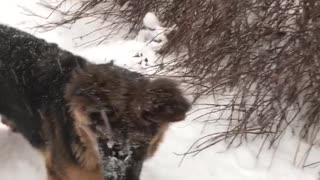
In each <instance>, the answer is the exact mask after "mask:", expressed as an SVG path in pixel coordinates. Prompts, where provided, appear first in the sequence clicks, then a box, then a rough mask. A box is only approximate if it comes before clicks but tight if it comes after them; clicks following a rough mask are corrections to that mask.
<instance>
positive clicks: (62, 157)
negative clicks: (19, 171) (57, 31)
mask: <svg viewBox="0 0 320 180" xmlns="http://www.w3.org/2000/svg"><path fill="white" fill-rule="evenodd" d="M189 108H190V104H189V102H188V101H187V100H186V99H185V98H184V97H183V94H182V92H181V91H180V90H179V88H178V85H177V84H176V83H175V82H174V81H172V80H169V79H163V78H159V79H153V80H151V79H149V78H147V77H144V76H143V75H141V74H139V73H136V72H132V71H129V70H127V69H124V68H121V67H118V66H115V65H113V64H111V63H108V64H101V65H96V64H91V63H89V62H88V61H87V60H85V59H84V58H82V57H79V56H76V55H73V54H72V53H70V52H68V51H65V50H62V49H61V48H59V47H58V46H57V45H56V44H53V43H47V42H46V41H44V40H42V39H38V38H36V37H34V36H32V35H30V34H28V33H25V32H22V31H20V30H17V29H15V28H12V27H8V26H5V25H0V114H1V115H2V116H3V122H4V123H5V124H7V125H8V126H9V127H10V128H11V129H12V130H14V131H17V132H19V133H21V134H22V135H23V136H24V137H25V138H26V139H27V140H28V141H29V142H30V143H31V144H32V146H33V147H34V148H36V149H37V150H39V151H40V152H41V154H43V156H44V157H45V160H46V166H47V172H48V179H49V180H102V179H108V180H138V179H139V176H140V171H141V167H142V164H143V161H144V160H145V159H146V158H148V157H151V156H152V155H153V154H154V152H155V151H156V150H157V147H158V145H159V144H160V142H161V140H162V136H163V134H164V132H165V131H166V129H167V127H168V125H169V124H170V123H171V122H177V121H181V120H183V119H184V118H185V115H186V112H187V111H188V110H189Z"/></svg>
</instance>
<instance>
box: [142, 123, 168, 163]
mask: <svg viewBox="0 0 320 180" xmlns="http://www.w3.org/2000/svg"><path fill="white" fill-rule="evenodd" d="M168 128H169V123H163V124H162V125H161V126H160V129H159V132H158V133H157V134H156V135H155V137H154V138H153V139H152V140H151V142H150V145H149V148H148V151H147V157H146V158H147V159H148V158H151V157H152V156H154V154H155V153H156V151H157V150H158V148H159V146H160V144H161V143H162V140H163V136H164V134H165V132H166V131H167V130H168Z"/></svg>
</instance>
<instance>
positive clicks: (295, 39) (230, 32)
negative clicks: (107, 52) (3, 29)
mask: <svg viewBox="0 0 320 180" xmlns="http://www.w3.org/2000/svg"><path fill="white" fill-rule="evenodd" d="M61 3H66V0H62V1H61ZM61 3H60V4H59V5H57V6H56V5H54V6H53V5H50V3H49V4H48V3H44V4H42V5H43V6H46V7H47V8H50V9H52V10H53V11H59V12H60V13H61V14H62V15H63V19H61V20H60V21H58V22H53V23H49V24H45V25H42V27H43V28H47V29H48V28H49V29H50V28H53V27H57V26H63V25H70V24H72V23H74V22H76V21H78V20H80V19H83V18H88V17H91V18H95V19H96V20H99V21H102V22H105V23H107V24H108V27H106V26H103V25H102V26H101V28H111V29H113V30H114V29H117V30H118V29H119V28H124V27H129V28H128V29H127V30H128V31H127V32H128V34H135V33H136V32H137V30H139V29H140V28H141V26H142V24H141V22H142V19H143V17H144V15H145V14H146V13H147V12H150V11H152V12H155V13H156V14H157V15H158V16H159V18H160V19H161V21H162V22H163V25H164V26H167V27H168V26H175V30H174V31H172V32H171V33H170V34H169V35H168V42H167V43H166V45H165V47H164V48H163V49H162V50H161V53H162V55H163V56H167V55H171V54H173V53H175V54H176V55H177V57H176V58H175V59H173V60H172V61H169V62H168V61H167V62H164V64H163V65H164V66H165V67H166V68H165V70H169V71H170V70H176V69H180V70H181V69H183V71H181V72H182V73H183V74H182V76H184V77H188V78H187V79H188V82H189V83H190V84H192V85H193V86H195V87H196V88H195V89H196V92H195V93H196V94H198V95H209V94H214V95H216V94H223V93H225V92H228V91H229V92H232V93H233V96H232V98H231V99H230V100H229V103H227V104H225V105H223V108H221V106H219V110H220V111H221V110H228V111H230V112H231V113H230V115H229V116H228V117H227V120H229V122H230V124H229V128H228V129H227V131H226V132H223V133H218V134H212V135H211V136H210V137H209V138H207V139H206V140H205V143H201V145H198V147H197V150H202V149H205V148H207V147H209V146H210V145H213V144H216V143H217V142H218V141H221V140H224V139H226V138H227V139H229V140H231V141H230V142H233V141H234V139H235V138H240V139H242V138H244V139H246V138H247V135H249V134H254V135H265V137H266V138H268V139H271V145H272V144H273V143H274V142H275V141H276V140H277V139H279V138H280V137H281V135H282V133H283V132H284V130H285V129H286V128H287V127H290V126H291V125H292V123H293V122H295V121H296V120H298V121H299V123H301V124H302V128H301V131H300V132H299V133H300V135H301V136H302V137H308V139H309V140H311V143H312V140H313V139H314V138H315V137H316V135H317V133H318V132H319V128H320V121H319V117H320V60H319V57H320V3H319V1H316V0H298V1H296V0H279V1H270V0H247V1H242V0H202V1H194V0H174V1H172V0H78V1H77V2H76V5H75V6H72V8H70V9H68V10H66V11H62V10H61V8H60V7H61ZM104 37H105V38H107V37H108V34H105V36H104ZM102 40H103V39H102ZM215 108H216V106H215V105H214V104H212V109H215ZM218 120H219V119H218ZM209 121H210V120H209ZM212 121H215V120H212ZM197 152H198V151H197Z"/></svg>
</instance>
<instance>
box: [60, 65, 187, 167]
mask: <svg viewBox="0 0 320 180" xmlns="http://www.w3.org/2000/svg"><path fill="white" fill-rule="evenodd" d="M65 99H66V100H67V102H68V105H69V109H70V112H71V114H72V116H73V118H74V124H75V125H74V126H75V129H76V131H77V134H81V133H82V134H84V136H85V137H84V138H86V139H89V140H88V141H87V142H90V143H89V144H91V147H92V146H94V147H92V149H99V148H100V149H101V147H106V146H105V145H106V144H108V143H109V142H110V141H113V142H114V143H115V144H116V145H118V146H120V149H119V151H122V150H123V149H125V148H127V147H128V146H131V145H132V144H135V145H138V146H141V147H143V148H138V149H142V150H141V153H142V155H139V157H140V161H141V163H142V162H143V160H144V158H145V156H146V153H147V148H148V146H149V144H150V143H151V141H152V139H153V138H154V137H155V136H156V134H157V133H158V131H159V129H160V127H161V126H162V124H168V123H169V122H176V121H181V120H183V119H184V118H185V114H186V112H187V111H188V110H189V108H190V104H189V103H188V101H187V100H186V99H185V98H184V97H183V95H182V93H181V91H180V90H179V89H178V86H177V84H176V83H175V82H173V81H171V80H168V79H156V80H150V79H149V78H146V77H144V76H143V75H141V74H139V73H135V72H132V71H129V70H127V69H124V68H121V67H117V66H114V65H112V64H104V65H88V66H86V67H84V68H82V69H79V70H77V71H75V72H74V75H73V77H72V78H71V80H70V82H69V84H68V86H67V88H66V91H65ZM161 133H163V132H161ZM82 138H83V137H82ZM101 143H102V144H101ZM98 146H99V148H97V147H98ZM85 147H90V145H89V146H88V145H86V146H85ZM78 149H79V148H78ZM87 149H88V148H87ZM111 149H112V147H111V148H110V150H111ZM112 151H113V150H112ZM139 151H140V150H139ZM90 152H93V151H90ZM94 152H95V153H96V154H97V155H96V156H99V152H97V151H94ZM141 153H140V152H139V154H141ZM76 154H81V152H80V153H79V152H76ZM82 154H86V152H82ZM87 154H88V153H87ZM107 154H108V153H107ZM89 156H90V154H88V158H89ZM128 156H129V154H128ZM101 158H104V157H101ZM84 161H85V160H84ZM84 163H85V162H84ZM97 163H99V162H97ZM106 163H107V161H106ZM103 166H105V167H107V166H108V164H103ZM128 167H129V166H128Z"/></svg>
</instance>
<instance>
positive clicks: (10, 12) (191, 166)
mask: <svg viewBox="0 0 320 180" xmlns="http://www.w3.org/2000/svg"><path fill="white" fill-rule="evenodd" d="M2 1H3V2H2V3H1V6H0V23H4V24H9V25H11V26H14V27H18V28H20V29H23V30H25V31H28V32H30V33H33V34H35V35H36V36H38V37H41V38H45V39H46V40H48V41H50V42H56V43H58V44H59V45H60V46H61V47H62V48H65V49H68V50H70V51H72V52H74V53H77V54H79V55H82V56H84V57H86V58H87V59H88V60H90V61H92V62H96V63H104V62H108V61H110V60H114V61H115V63H116V64H118V65H121V66H125V67H129V68H133V69H136V70H139V71H145V70H144V69H145V67H146V66H147V65H153V63H155V62H154V60H155V59H156V54H155V53H154V51H153V50H154V48H155V47H154V46H152V44H151V45H150V44H148V46H147V45H146V44H145V43H144V42H143V38H138V39H137V40H130V41H123V40H121V39H118V40H113V41H112V42H110V43H108V44H104V45H100V46H98V47H86V48H84V47H81V48H77V47H78V46H79V44H81V43H83V42H84V41H85V40H84V39H79V38H77V37H79V36H81V35H83V34H86V33H88V32H90V31H91V30H92V29H94V28H95V27H96V24H91V25H90V26H85V28H84V26H83V24H81V23H79V24H76V25H75V26H73V27H72V28H71V29H66V28H59V29H56V30H54V31H50V32H45V33H41V32H36V31H35V30H33V29H29V28H27V27H31V26H32V25H34V24H36V23H39V22H40V21H41V20H40V19H38V18H35V17H31V16H27V15H25V14H23V13H22V9H21V8H20V6H25V7H28V8H29V9H32V10H34V11H36V12H37V13H40V14H43V15H44V16H46V15H47V14H48V12H47V11H46V10H44V9H43V8H40V7H38V6H37V5H36V2H37V1H36V0H10V1H9V0H6V1H5V0H2ZM52 18H55V17H54V16H53V17H52ZM151 19H152V18H151ZM149 20H150V19H149ZM154 22H155V21H151V22H150V24H151V25H152V23H154ZM145 23H147V22H145ZM154 25H155V26H157V23H155V24H154ZM159 30H161V27H160V28H159ZM150 35H151V36H152V33H151V34H150V33H149V34H148V36H150ZM0 43H1V42H0ZM137 54H138V55H140V54H142V57H134V56H136V55H137ZM145 58H147V59H148V62H145ZM202 101H203V102H208V101H210V99H206V98H205V99H203V100H202ZM199 108H201V107H199V106H195V107H194V108H193V111H194V110H197V109H199ZM197 115H199V112H198V114H197V113H192V114H190V115H189V116H188V118H187V120H186V121H185V122H182V123H177V124H175V125H173V126H171V127H170V129H169V131H168V133H167V134H166V136H165V140H164V142H163V144H162V146H161V147H160V149H159V151H158V152H157V153H156V156H155V157H154V158H152V159H150V160H148V161H147V162H146V163H145V165H144V168H143V172H142V180H151V179H152V180H164V179H166V180H177V179H184V180H231V179H232V180H233V179H237V180H271V179H274V180H301V179H303V180H318V179H319V175H318V172H319V171H320V168H319V167H318V166H316V165H315V166H309V167H306V168H304V169H302V168H298V167H297V166H301V162H302V161H303V156H304V155H305V152H307V151H308V147H309V146H307V144H305V143H303V142H301V141H299V139H298V138H297V137H294V136H293V135H292V134H291V133H289V132H288V133H287V134H285V135H284V137H283V141H282V144H281V145H280V146H279V147H277V148H276V149H274V148H272V149H270V150H265V149H264V150H263V152H262V153H261V154H260V158H259V159H257V158H256V157H257V154H258V152H259V149H260V146H261V144H262V143H263V142H262V140H256V141H254V142H252V143H247V144H244V145H242V146H240V147H237V148H231V149H229V150H227V149H226V147H227V145H226V144H224V143H220V144H217V145H215V146H214V147H211V148H210V149H208V150H206V151H203V152H202V153H200V154H198V155H197V156H195V157H192V156H187V157H186V158H185V159H184V161H183V163H182V164H181V165H180V161H181V158H182V156H178V155H176V154H177V153H178V154H179V153H183V152H185V151H186V150H187V149H188V148H189V147H190V146H191V145H192V143H193V142H194V141H195V140H197V139H198V138H200V137H202V136H204V135H206V134H209V133H214V132H218V131H219V130H221V129H222V127H220V126H217V125H216V124H211V125H208V126H207V127H206V128H205V130H204V128H203V123H201V120H199V122H191V121H192V119H193V118H194V117H196V116H197ZM205 118H207V117H203V119H202V120H205ZM298 146H299V147H300V148H299V150H300V151H299V152H300V153H298V155H297V158H296V160H295V159H294V157H295V153H296V150H297V147H298ZM317 161H320V150H319V148H317V147H315V148H313V149H312V151H311V152H310V155H309V157H308V159H307V163H306V164H308V163H314V162H317ZM294 164H295V165H296V166H294ZM0 179H1V180H20V179H21V180H22V179H24V180H26V179H30V180H44V179H45V170H44V162H43V159H41V156H40V155H39V154H38V152H36V151H35V150H34V149H32V148H31V146H30V145H29V144H28V143H27V142H26V141H25V140H24V139H23V138H22V137H21V136H20V135H19V134H15V133H12V132H9V131H8V130H7V129H6V128H5V127H4V126H0Z"/></svg>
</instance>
